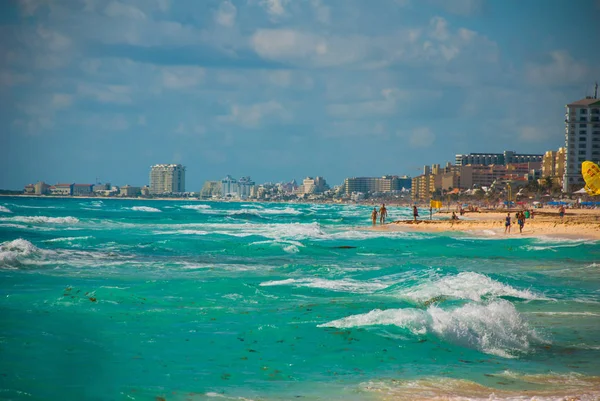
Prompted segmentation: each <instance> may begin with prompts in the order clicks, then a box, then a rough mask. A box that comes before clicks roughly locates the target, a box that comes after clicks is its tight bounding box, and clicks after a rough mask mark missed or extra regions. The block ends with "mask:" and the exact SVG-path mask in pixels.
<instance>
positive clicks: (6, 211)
mask: <svg viewBox="0 0 600 401" xmlns="http://www.w3.org/2000/svg"><path fill="white" fill-rule="evenodd" d="M0 213H12V210H10V209H9V208H7V207H5V206H2V205H0Z"/></svg>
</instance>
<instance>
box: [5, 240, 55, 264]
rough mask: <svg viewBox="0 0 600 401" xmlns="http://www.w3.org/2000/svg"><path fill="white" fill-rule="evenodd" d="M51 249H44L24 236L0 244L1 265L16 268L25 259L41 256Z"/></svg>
mask: <svg viewBox="0 0 600 401" xmlns="http://www.w3.org/2000/svg"><path fill="white" fill-rule="evenodd" d="M43 253H51V252H50V251H42V250H41V249H39V248H38V247H36V246H35V245H33V244H32V243H31V242H29V241H27V240H24V239H22V238H19V239H16V240H13V241H6V242H3V243H1V244H0V267H9V268H15V267H18V266H19V265H20V264H21V262H23V261H24V260H25V259H28V258H31V257H35V256H39V255H41V254H43Z"/></svg>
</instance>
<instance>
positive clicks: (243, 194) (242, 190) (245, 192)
mask: <svg viewBox="0 0 600 401" xmlns="http://www.w3.org/2000/svg"><path fill="white" fill-rule="evenodd" d="M255 186H256V184H255V183H254V181H252V179H251V178H250V177H242V178H240V179H239V180H238V195H239V197H240V199H247V198H250V197H252V195H253V192H254V187H255Z"/></svg>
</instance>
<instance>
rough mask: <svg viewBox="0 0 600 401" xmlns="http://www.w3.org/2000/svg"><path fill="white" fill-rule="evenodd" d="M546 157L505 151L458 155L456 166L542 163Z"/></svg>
mask: <svg viewBox="0 0 600 401" xmlns="http://www.w3.org/2000/svg"><path fill="white" fill-rule="evenodd" d="M543 158H544V155H534V154H518V153H515V152H513V151H511V150H505V151H504V153H469V154H468V155H456V165H457V166H466V165H467V164H479V165H483V166H489V165H492V164H493V165H505V166H506V165H508V164H513V163H529V162H541V161H542V159H543Z"/></svg>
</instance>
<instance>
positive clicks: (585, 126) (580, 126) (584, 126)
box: [579, 124, 587, 128]
mask: <svg viewBox="0 0 600 401" xmlns="http://www.w3.org/2000/svg"><path fill="white" fill-rule="evenodd" d="M579 128H587V124H579Z"/></svg>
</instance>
